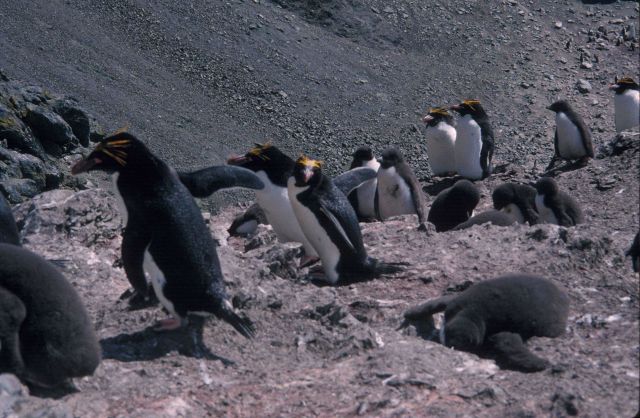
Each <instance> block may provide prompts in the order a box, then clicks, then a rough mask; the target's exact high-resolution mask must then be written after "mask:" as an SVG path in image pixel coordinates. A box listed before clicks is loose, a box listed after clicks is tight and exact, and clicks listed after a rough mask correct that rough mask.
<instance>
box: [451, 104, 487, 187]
mask: <svg viewBox="0 0 640 418" xmlns="http://www.w3.org/2000/svg"><path fill="white" fill-rule="evenodd" d="M451 109H453V110H455V111H456V112H458V113H459V114H460V116H461V118H460V119H459V120H458V124H457V126H456V132H457V136H456V142H455V159H456V171H457V172H458V174H459V175H460V176H462V177H464V178H467V179H469V180H480V179H483V178H485V177H487V176H488V175H489V174H491V172H492V170H493V167H492V165H491V160H492V159H493V152H494V148H495V139H494V136H493V129H491V125H490V123H489V117H488V116H487V114H486V112H485V111H484V109H483V108H482V105H481V104H480V101H478V100H465V101H463V102H462V103H460V104H458V105H455V106H451Z"/></svg>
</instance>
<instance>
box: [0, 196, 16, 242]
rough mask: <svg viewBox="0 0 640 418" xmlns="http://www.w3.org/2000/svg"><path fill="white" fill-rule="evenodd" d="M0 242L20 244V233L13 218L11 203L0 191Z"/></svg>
mask: <svg viewBox="0 0 640 418" xmlns="http://www.w3.org/2000/svg"><path fill="white" fill-rule="evenodd" d="M0 242H6V243H7V244H13V245H20V234H19V233H18V227H17V226H16V221H15V219H13V212H12V211H11V205H9V202H7V199H5V198H4V195H3V194H2V193H0Z"/></svg>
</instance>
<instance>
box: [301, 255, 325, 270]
mask: <svg viewBox="0 0 640 418" xmlns="http://www.w3.org/2000/svg"><path fill="white" fill-rule="evenodd" d="M318 261H320V257H312V256H310V255H306V254H305V255H303V256H302V258H301V259H300V264H299V265H298V268H304V267H308V266H310V265H313V264H315V263H317V262H318Z"/></svg>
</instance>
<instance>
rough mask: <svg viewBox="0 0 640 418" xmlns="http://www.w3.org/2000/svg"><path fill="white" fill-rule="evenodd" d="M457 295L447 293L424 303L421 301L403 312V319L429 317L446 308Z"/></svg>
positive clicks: (413, 319) (410, 319)
mask: <svg viewBox="0 0 640 418" xmlns="http://www.w3.org/2000/svg"><path fill="white" fill-rule="evenodd" d="M456 296H457V295H448V296H442V297H439V298H437V299H431V300H428V301H426V302H424V303H421V304H420V305H418V306H414V307H413V308H410V309H409V310H408V311H406V312H405V313H404V318H405V320H409V321H419V320H424V319H427V318H430V317H431V315H433V314H435V313H438V312H442V311H444V310H445V309H447V305H448V304H449V303H450V302H451V301H452V300H453V299H454V298H455V297H456Z"/></svg>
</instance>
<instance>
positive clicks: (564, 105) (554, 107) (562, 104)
mask: <svg viewBox="0 0 640 418" xmlns="http://www.w3.org/2000/svg"><path fill="white" fill-rule="evenodd" d="M547 109H549V110H551V111H553V112H556V113H558V112H563V113H567V112H569V111H571V106H570V105H569V103H568V102H567V101H566V100H558V101H557V102H553V103H552V104H551V105H549V107H547Z"/></svg>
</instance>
